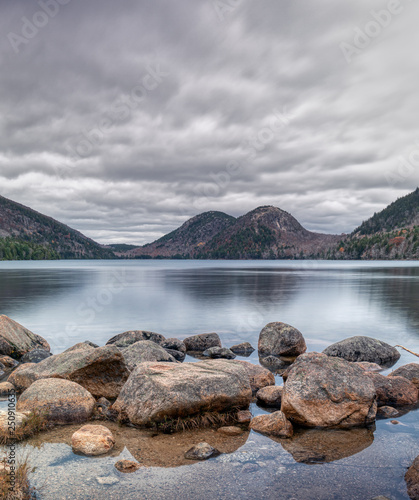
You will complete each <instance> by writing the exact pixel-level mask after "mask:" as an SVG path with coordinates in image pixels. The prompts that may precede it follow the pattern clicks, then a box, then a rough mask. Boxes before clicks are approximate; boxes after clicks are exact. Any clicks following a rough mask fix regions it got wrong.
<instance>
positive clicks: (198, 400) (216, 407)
mask: <svg viewBox="0 0 419 500" xmlns="http://www.w3.org/2000/svg"><path fill="white" fill-rule="evenodd" d="M251 397H252V392H251V389H250V384H249V380H248V377H247V376H246V371H245V369H244V368H243V367H242V366H241V364H240V363H239V362H237V361H228V360H210V361H200V362H197V363H184V364H180V363H164V362H163V363H141V364H140V365H138V366H137V367H136V368H135V370H134V371H133V372H132V373H131V375H130V377H129V379H128V381H127V382H126V384H125V385H124V387H123V389H122V391H121V393H120V394H119V397H118V399H117V400H116V402H115V403H114V404H113V406H112V408H113V409H114V410H116V411H117V412H118V413H119V416H120V418H121V419H122V420H129V421H130V422H131V423H133V424H135V425H147V424H150V423H156V422H162V421H165V420H166V419H167V418H183V417H188V416H192V415H195V414H198V413H201V412H205V411H219V412H222V411H229V410H231V409H233V408H234V407H236V408H246V407H248V406H249V403H250V400H251Z"/></svg>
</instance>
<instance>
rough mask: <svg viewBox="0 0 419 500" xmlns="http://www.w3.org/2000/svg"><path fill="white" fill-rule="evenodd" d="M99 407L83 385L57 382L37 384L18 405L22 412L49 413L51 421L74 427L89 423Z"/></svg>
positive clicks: (44, 380) (24, 395)
mask: <svg viewBox="0 0 419 500" xmlns="http://www.w3.org/2000/svg"><path fill="white" fill-rule="evenodd" d="M94 407H95V399H94V397H93V396H92V395H91V394H90V393H89V392H88V391H87V390H86V389H84V388H83V387H82V386H81V385H79V384H76V383H75V382H70V381H69V380H61V379H57V378H51V379H42V380H37V381H36V382H34V383H33V384H32V385H31V386H30V387H29V389H26V391H25V392H24V393H23V394H22V395H21V396H20V398H19V400H18V402H17V406H16V408H17V410H18V411H19V412H25V411H34V410H37V411H39V412H45V414H46V417H47V418H48V421H50V422H54V423H56V424H72V423H77V422H84V421H86V420H88V419H89V418H90V417H91V415H92V413H93V409H94Z"/></svg>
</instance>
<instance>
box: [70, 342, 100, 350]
mask: <svg viewBox="0 0 419 500" xmlns="http://www.w3.org/2000/svg"><path fill="white" fill-rule="evenodd" d="M97 347H99V346H98V345H96V344H94V343H93V342H90V341H89V340H85V341H84V342H79V343H78V344H75V345H73V346H72V347H69V348H68V349H66V350H65V351H64V352H73V351H79V350H80V349H82V350H85V351H91V350H92V349H96V348H97Z"/></svg>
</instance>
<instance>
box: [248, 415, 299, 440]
mask: <svg viewBox="0 0 419 500" xmlns="http://www.w3.org/2000/svg"><path fill="white" fill-rule="evenodd" d="M250 428H251V429H252V430H254V431H255V432H260V433H261V434H265V435H266V436H275V437H281V438H289V437H291V436H292V435H293V432H294V431H293V428H292V424H291V422H289V421H288V420H287V418H286V416H285V415H284V414H283V413H282V411H276V412H274V413H270V414H269V415H257V416H256V417H254V418H253V419H252V421H251V422H250Z"/></svg>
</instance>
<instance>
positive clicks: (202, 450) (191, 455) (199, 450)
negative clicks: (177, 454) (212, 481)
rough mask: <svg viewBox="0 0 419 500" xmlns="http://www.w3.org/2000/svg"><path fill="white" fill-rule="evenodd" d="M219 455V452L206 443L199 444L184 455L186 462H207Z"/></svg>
mask: <svg viewBox="0 0 419 500" xmlns="http://www.w3.org/2000/svg"><path fill="white" fill-rule="evenodd" d="M217 455H220V452H219V451H218V450H217V449H216V448H213V447H212V446H211V445H210V444H208V443H199V444H197V445H195V446H193V447H192V448H191V449H190V450H188V451H187V452H186V453H185V458H186V459H188V460H208V458H211V457H215V456H217Z"/></svg>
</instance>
